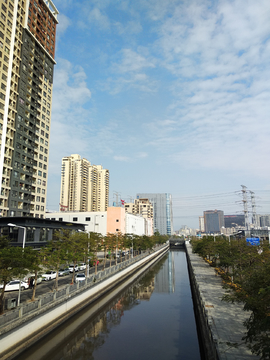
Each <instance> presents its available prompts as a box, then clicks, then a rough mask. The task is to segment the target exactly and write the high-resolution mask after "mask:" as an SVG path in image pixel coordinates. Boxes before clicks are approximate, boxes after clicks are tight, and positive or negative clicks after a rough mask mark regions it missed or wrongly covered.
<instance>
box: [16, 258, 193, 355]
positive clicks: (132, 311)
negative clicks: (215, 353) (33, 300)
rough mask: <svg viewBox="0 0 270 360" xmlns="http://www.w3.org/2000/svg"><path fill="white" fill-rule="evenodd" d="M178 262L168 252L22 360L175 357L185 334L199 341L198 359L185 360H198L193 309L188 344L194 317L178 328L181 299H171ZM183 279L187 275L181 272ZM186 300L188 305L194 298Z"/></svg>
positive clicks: (44, 341)
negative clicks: (125, 287) (130, 282)
mask: <svg viewBox="0 0 270 360" xmlns="http://www.w3.org/2000/svg"><path fill="white" fill-rule="evenodd" d="M174 258H175V253H174V252H170V253H169V254H167V255H166V256H164V257H163V258H162V259H161V260H160V261H159V262H158V263H157V264H156V265H155V266H154V267H152V268H151V269H149V270H148V271H147V272H146V273H144V274H143V276H141V277H140V278H139V279H137V280H136V281H135V282H134V283H133V284H132V286H130V287H129V288H127V289H125V290H124V291H122V292H121V293H120V294H119V293H118V295H116V294H117V290H115V291H114V292H113V293H110V296H114V297H113V299H111V300H109V296H107V297H106V298H104V299H103V300H102V301H98V302H97V303H96V304H94V306H91V307H89V308H88V309H84V310H83V311H82V312H81V313H80V314H78V315H76V316H75V317H73V318H72V319H71V320H70V321H68V322H66V323H65V324H63V325H62V326H61V327H59V328H58V329H57V330H55V331H53V332H52V333H51V334H50V335H48V336H47V337H46V338H44V339H43V340H42V341H41V342H40V343H38V344H36V345H35V346H33V347H32V348H31V349H29V350H28V351H27V352H25V353H24V354H22V355H21V356H20V357H18V359H21V360H22V359H24V360H26V359H27V360H32V359H33V360H37V359H42V360H45V359H50V360H66V359H68V360H73V359H74V360H75V359H76V360H77V359H82V360H84V359H87V360H89V359H138V358H140V360H142V359H149V358H155V359H164V358H166V359H168V360H169V359H176V358H179V354H180V353H181V350H180V347H182V346H183V344H179V341H180V340H181V339H179V335H181V334H180V333H183V332H184V333H187V334H188V337H189V341H192V344H193V343H194V342H195V343H196V345H195V348H196V352H195V355H193V353H194V351H193V352H192V354H191V355H188V354H186V355H187V356H185V357H183V359H185V360H187V359H196V360H197V359H199V358H200V357H199V355H198V353H199V351H198V344H197V335H196V327H195V322H194V318H193V311H192V303H191V304H190V305H189V309H191V318H192V320H191V322H192V324H193V326H192V340H190V330H189V328H190V319H188V320H187V319H186V320H187V321H188V323H187V324H182V331H180V330H179V323H180V319H179V314H180V315H181V310H180V311H179V307H180V302H181V300H180V298H179V296H178V298H177V297H176V298H175V299H174V300H173V301H171V300H170V298H171V296H170V294H172V293H175V290H176V289H177V287H176V282H175V281H176V280H177V274H178V273H179V269H180V268H181V269H182V266H181V265H180V268H179V266H178V269H177V268H175V261H174ZM178 260H179V259H178ZM182 261H183V258H182ZM178 262H179V261H178ZM180 272H182V270H181V271H180ZM182 275H184V276H186V277H187V274H184V273H183V272H182ZM177 281H179V279H178V280H177ZM180 282H181V281H180ZM124 286H125V285H124V284H122V287H124ZM118 291H119V290H118ZM178 295H179V294H178ZM188 298H189V302H190V300H191V295H188ZM184 303H185V301H184ZM182 311H183V310H182ZM186 311H187V308H185V309H184V312H185V313H186ZM182 335H183V334H182ZM180 338H181V336H180ZM184 341H186V336H184ZM184 347H186V345H184ZM193 347H194V346H193ZM190 356H191V357H190ZM193 356H196V357H193Z"/></svg>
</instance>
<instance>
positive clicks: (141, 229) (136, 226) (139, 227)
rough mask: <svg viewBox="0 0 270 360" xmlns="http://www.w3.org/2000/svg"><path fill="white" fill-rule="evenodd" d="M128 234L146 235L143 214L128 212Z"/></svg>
mask: <svg viewBox="0 0 270 360" xmlns="http://www.w3.org/2000/svg"><path fill="white" fill-rule="evenodd" d="M125 215H126V234H134V235H145V219H144V217H143V216H142V215H133V214H129V213H127V212H126V214H125Z"/></svg>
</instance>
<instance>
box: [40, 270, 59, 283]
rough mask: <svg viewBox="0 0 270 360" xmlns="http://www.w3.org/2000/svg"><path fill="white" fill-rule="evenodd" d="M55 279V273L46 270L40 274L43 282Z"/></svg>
mask: <svg viewBox="0 0 270 360" xmlns="http://www.w3.org/2000/svg"><path fill="white" fill-rule="evenodd" d="M55 278H56V271H53V270H48V271H46V272H45V273H44V274H42V279H43V280H45V281H48V280H52V279H55Z"/></svg>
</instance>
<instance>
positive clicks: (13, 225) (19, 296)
mask: <svg viewBox="0 0 270 360" xmlns="http://www.w3.org/2000/svg"><path fill="white" fill-rule="evenodd" d="M8 226H11V227H17V228H20V229H23V244H22V248H23V251H24V247H25V240H26V227H25V226H19V225H16V224H12V223H8ZM20 301H21V279H20V282H19V295H18V306H20Z"/></svg>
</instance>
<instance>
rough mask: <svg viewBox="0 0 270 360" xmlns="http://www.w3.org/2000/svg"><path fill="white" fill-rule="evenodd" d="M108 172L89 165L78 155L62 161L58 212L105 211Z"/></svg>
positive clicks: (107, 202) (106, 205)
mask: <svg viewBox="0 0 270 360" xmlns="http://www.w3.org/2000/svg"><path fill="white" fill-rule="evenodd" d="M108 205H109V170H107V169H103V168H102V166H101V165H91V164H90V162H89V161H88V160H86V159H82V158H81V157H80V155H78V154H74V155H71V156H67V157H64V158H63V159H62V172H61V191H60V211H106V210H107V207H108Z"/></svg>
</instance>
